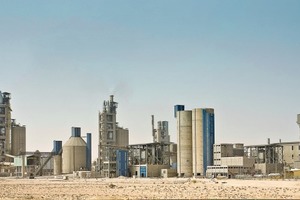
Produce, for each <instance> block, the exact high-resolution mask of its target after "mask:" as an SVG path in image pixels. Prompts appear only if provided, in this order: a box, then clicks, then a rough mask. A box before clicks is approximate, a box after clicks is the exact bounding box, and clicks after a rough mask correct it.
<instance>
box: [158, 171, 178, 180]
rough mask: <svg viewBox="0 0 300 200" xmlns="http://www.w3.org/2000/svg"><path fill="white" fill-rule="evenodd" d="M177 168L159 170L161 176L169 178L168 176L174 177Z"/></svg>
mask: <svg viewBox="0 0 300 200" xmlns="http://www.w3.org/2000/svg"><path fill="white" fill-rule="evenodd" d="M176 176H177V170H176V169H162V170H161V177H163V178H169V177H176Z"/></svg>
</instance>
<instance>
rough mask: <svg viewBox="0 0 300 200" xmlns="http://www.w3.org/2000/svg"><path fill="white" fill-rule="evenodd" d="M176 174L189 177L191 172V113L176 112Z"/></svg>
mask: <svg viewBox="0 0 300 200" xmlns="http://www.w3.org/2000/svg"><path fill="white" fill-rule="evenodd" d="M177 140H178V144H177V145H178V146H177V173H178V175H179V176H185V177H191V176H192V175H193V172H192V161H193V160H192V111H190V110H188V111H178V112H177Z"/></svg>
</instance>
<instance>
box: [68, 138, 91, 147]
mask: <svg viewBox="0 0 300 200" xmlns="http://www.w3.org/2000/svg"><path fill="white" fill-rule="evenodd" d="M67 146H72V147H73V146H77V147H78V146H86V142H85V141H84V140H83V139H82V138H81V137H70V139H69V140H68V141H67V142H66V143H65V144H64V146H63V147H67Z"/></svg>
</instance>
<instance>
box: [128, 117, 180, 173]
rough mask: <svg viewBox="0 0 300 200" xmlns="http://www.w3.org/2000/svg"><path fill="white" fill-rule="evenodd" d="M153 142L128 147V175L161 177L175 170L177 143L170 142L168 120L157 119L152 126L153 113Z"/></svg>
mask: <svg viewBox="0 0 300 200" xmlns="http://www.w3.org/2000/svg"><path fill="white" fill-rule="evenodd" d="M151 119H152V120H151V125H152V137H153V143H145V144H133V145H129V147H128V149H129V151H128V154H129V155H128V156H129V157H128V162H129V163H128V164H129V176H135V177H161V176H162V173H161V172H162V171H163V172H167V174H166V175H169V176H174V173H173V174H172V173H170V172H171V171H172V170H176V165H177V155H176V151H177V145H176V144H174V143H172V142H170V135H169V126H168V121H158V122H157V128H155V127H154V115H152V116H151Z"/></svg>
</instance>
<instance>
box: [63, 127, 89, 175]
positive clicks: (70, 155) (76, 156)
mask: <svg viewBox="0 0 300 200" xmlns="http://www.w3.org/2000/svg"><path fill="white" fill-rule="evenodd" d="M86 150H87V145H86V142H85V141H84V140H83V139H82V138H81V133H80V128H79V127H72V136H71V137H70V139H69V140H68V141H67V142H66V143H65V144H64V146H63V152H62V173H64V174H65V173H73V171H79V170H82V169H85V168H86Z"/></svg>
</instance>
